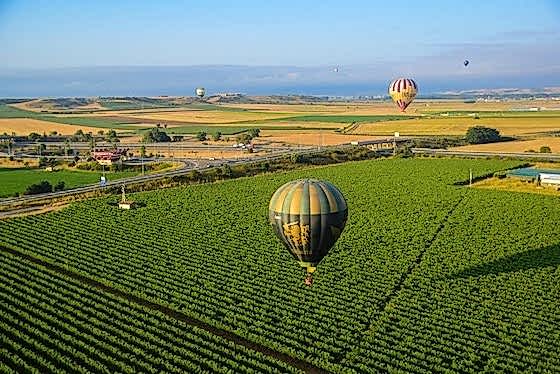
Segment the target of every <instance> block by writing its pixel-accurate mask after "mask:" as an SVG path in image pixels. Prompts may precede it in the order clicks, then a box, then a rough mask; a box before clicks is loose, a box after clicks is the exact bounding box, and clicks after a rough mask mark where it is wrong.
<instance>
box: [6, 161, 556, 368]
mask: <svg viewBox="0 0 560 374" xmlns="http://www.w3.org/2000/svg"><path fill="white" fill-rule="evenodd" d="M516 165H518V163H517V162H512V161H499V160H456V159H424V160H422V159H395V160H384V159H382V160H375V161H366V162H356V163H347V164H343V165H338V166H329V167H322V168H314V169H307V170H300V171H297V172H290V173H284V174H274V175H264V176H258V177H251V178H242V179H238V180H231V181H226V182H222V183H214V184H206V185H197V186H191V187H186V188H177V189H168V190H158V191H153V192H144V193H139V194H135V195H134V199H135V200H136V201H139V202H142V208H139V209H137V210H133V211H126V212H125V211H119V210H117V209H115V208H114V207H113V206H112V205H111V204H110V203H112V202H113V201H114V200H115V199H116V198H106V199H96V200H89V201H86V202H83V203H77V204H73V205H71V206H70V207H68V208H66V209H64V210H61V211H58V212H53V213H50V214H46V215H37V216H30V217H24V218H16V219H12V220H9V221H0V238H1V243H2V245H3V246H4V247H5V248H9V249H11V250H13V251H17V252H18V253H22V254H25V255H28V256H33V257H34V258H38V259H41V260H44V261H46V262H49V263H51V264H56V265H57V266H61V267H63V268H64V269H66V270H67V271H68V272H72V273H76V274H80V275H81V276H85V277H88V278H89V279H92V280H94V281H96V282H101V283H103V284H104V285H107V286H109V287H112V288H114V289H116V290H119V291H120V292H123V293H126V294H130V295H133V296H134V297H138V298H142V299H144V300H147V301H149V302H152V303H156V304H158V305H161V306H164V307H168V308H171V309H173V310H175V311H177V313H181V314H182V315H184V316H187V317H188V318H193V319H196V320H198V321H202V322H204V323H206V324H208V325H211V326H213V327H215V328H218V329H222V330H224V331H227V332H230V333H233V334H235V335H237V336H239V337H240V338H243V339H247V340H248V341H251V342H254V343H255V344H258V345H261V346H264V347H268V348H270V349H273V350H275V351H277V352H279V353H282V354H287V355H289V356H291V357H293V358H295V359H298V360H303V361H305V362H308V363H310V364H311V365H314V366H316V367H318V368H321V369H324V370H326V371H331V372H348V371H355V372H399V371H400V372H417V373H433V372H473V373H478V372H482V371H488V372H495V371H505V372H519V371H536V372H556V371H558V370H560V345H559V344H558V341H560V328H559V327H558V326H560V312H559V310H560V301H559V300H560V286H559V285H560V270H559V269H560V267H559V265H560V246H559V243H560V226H559V225H558V224H557V223H558V220H559V219H560V204H558V201H557V198H554V197H550V196H538V195H529V194H520V193H510V192H493V191H484V190H477V189H469V188H466V187H459V186H455V185H453V184H454V183H455V182H457V181H463V180H465V179H467V178H468V173H469V169H472V170H473V172H474V174H475V176H478V175H485V174H488V173H492V172H494V171H497V170H503V169H507V168H511V167H514V166H516ZM301 177H314V178H320V179H326V180H329V181H330V182H332V183H334V184H335V185H336V186H337V187H338V188H339V189H340V190H341V191H342V192H343V194H344V195H345V197H346V199H347V201H348V207H349V219H348V223H347V226H346V229H345V231H344V233H343V234H342V236H341V238H340V240H339V241H338V243H337V244H336V245H335V247H334V248H333V249H332V250H331V253H330V254H329V256H327V257H326V258H325V259H324V260H323V262H322V263H321V264H320V266H319V268H318V272H317V273H316V275H315V284H314V286H313V287H312V288H308V287H305V286H304V285H303V282H302V280H303V274H302V272H301V270H300V269H299V268H298V266H297V264H296V263H295V261H294V260H293V259H292V258H291V256H290V255H289V254H288V253H287V251H285V250H284V249H283V248H282V246H281V244H280V243H279V242H278V241H277V240H276V238H275V236H274V235H273V233H272V230H271V228H270V227H269V224H268V222H267V209H268V200H269V199H270V196H271V195H272V193H273V192H274V191H275V190H276V188H278V187H279V186H280V185H282V184H283V183H285V182H287V181H289V180H292V179H296V178H301ZM11 256H12V255H8V254H3V256H2V265H1V266H2V277H3V278H2V285H1V286H0V292H2V298H3V299H5V300H11V301H10V302H9V303H4V304H5V305H2V326H1V327H0V331H2V336H3V339H4V341H3V344H2V345H3V347H7V348H4V349H2V350H0V357H1V359H2V361H3V362H9V363H10V364H9V366H10V367H12V368H14V370H15V371H16V372H18V371H20V369H21V370H23V369H25V368H28V367H36V368H38V371H39V372H45V371H50V369H49V368H51V367H52V365H55V366H56V364H55V363H56V362H57V361H58V360H59V359H60V360H65V361H64V362H65V364H64V365H68V366H64V370H67V371H73V370H72V369H73V368H74V367H80V368H83V370H93V371H103V370H105V369H102V368H101V367H102V366H103V367H105V368H106V369H107V370H108V371H115V370H117V371H145V372H153V371H172V369H170V368H176V369H177V370H179V371H181V370H182V371H191V370H192V371H195V369H194V368H195V367H199V368H202V370H210V371H215V370H217V368H220V369H221V370H223V371H225V372H228V370H229V372H235V373H237V372H242V371H243V372H250V371H255V372H270V371H280V372H286V371H289V370H295V368H293V367H292V366H288V365H289V364H288V363H286V362H282V361H280V360H278V359H274V358H271V357H269V356H265V355H262V354H259V353H257V352H253V351H251V350H249V349H247V348H244V347H239V346H236V345H235V344H234V343H232V342H230V341H222V340H220V339H219V338H217V337H216V336H213V335H211V334H210V333H208V332H205V331H203V330H200V329H196V328H194V327H190V326H188V325H185V324H182V323H181V322H180V321H176V320H174V319H173V318H171V317H167V316H162V315H160V314H158V313H157V312H154V311H148V310H145V309H142V307H140V306H138V305H135V304H134V303H131V302H130V301H127V300H125V299H122V298H118V297H113V296H109V295H107V294H106V293H104V292H102V291H100V290H95V289H91V287H89V288H88V287H86V286H84V285H81V284H80V283H79V282H77V281H76V280H71V279H67V278H64V277H63V276H61V275H57V274H56V273H53V272H52V271H48V270H46V269H43V268H41V267H39V266H37V265H33V264H30V263H27V262H24V261H21V260H19V259H15V258H13V257H11ZM53 300H56V302H55V301H53ZM16 325H17V326H21V327H18V328H15V326H16ZM102 326H103V327H102ZM178 326H180V327H178ZM156 327H157V330H155V329H156ZM160 330H161V331H160ZM109 331H110V332H109ZM163 334H166V335H163ZM144 335H146V336H147V337H146V338H142V339H140V338H139V337H142V336H144ZM55 337H56V338H55ZM116 337H118V338H116ZM18 347H23V348H21V349H20V348H18ZM156 347H157V350H154V349H155V348H156ZM194 347H196V348H194ZM39 348H41V349H39ZM33 352H42V353H41V354H38V353H33ZM201 352H207V353H204V354H203V353H201ZM133 357H138V359H133ZM95 362H99V363H100V365H101V366H100V368H99V369H96V368H94V367H92V366H88V365H94V363H95ZM131 362H133V363H134V365H139V366H127V365H131ZM48 365H51V366H48ZM72 365H77V366H72ZM235 365H238V366H235ZM173 370H175V369H173Z"/></svg>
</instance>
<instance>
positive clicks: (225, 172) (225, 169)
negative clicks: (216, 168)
mask: <svg viewBox="0 0 560 374" xmlns="http://www.w3.org/2000/svg"><path fill="white" fill-rule="evenodd" d="M222 175H223V176H224V177H226V178H231V177H233V170H231V166H229V165H228V164H225V165H224V166H222Z"/></svg>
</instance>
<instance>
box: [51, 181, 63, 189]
mask: <svg viewBox="0 0 560 374" xmlns="http://www.w3.org/2000/svg"><path fill="white" fill-rule="evenodd" d="M53 189H54V191H63V190H64V181H60V182H58V183H57V184H55V186H54V188H53Z"/></svg>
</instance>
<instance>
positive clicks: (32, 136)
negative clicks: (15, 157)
mask: <svg viewBox="0 0 560 374" xmlns="http://www.w3.org/2000/svg"><path fill="white" fill-rule="evenodd" d="M27 139H29V140H31V141H33V142H34V141H37V140H38V139H41V135H40V134H37V133H36V132H32V133H30V134H29V135H27Z"/></svg>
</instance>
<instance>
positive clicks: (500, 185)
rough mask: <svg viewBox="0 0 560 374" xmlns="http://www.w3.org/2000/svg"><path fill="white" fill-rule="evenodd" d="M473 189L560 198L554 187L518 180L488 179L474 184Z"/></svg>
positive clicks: (559, 192)
mask: <svg viewBox="0 0 560 374" xmlns="http://www.w3.org/2000/svg"><path fill="white" fill-rule="evenodd" d="M473 187H474V188H481V189H489V190H498V191H515V192H527V193H534V194H539V195H551V196H560V191H558V190H557V189H556V188H554V187H550V186H549V187H541V186H537V185H536V184H534V183H527V182H526V181H523V180H520V179H517V178H502V179H500V178H487V179H483V180H481V181H479V182H476V183H474V184H473Z"/></svg>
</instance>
